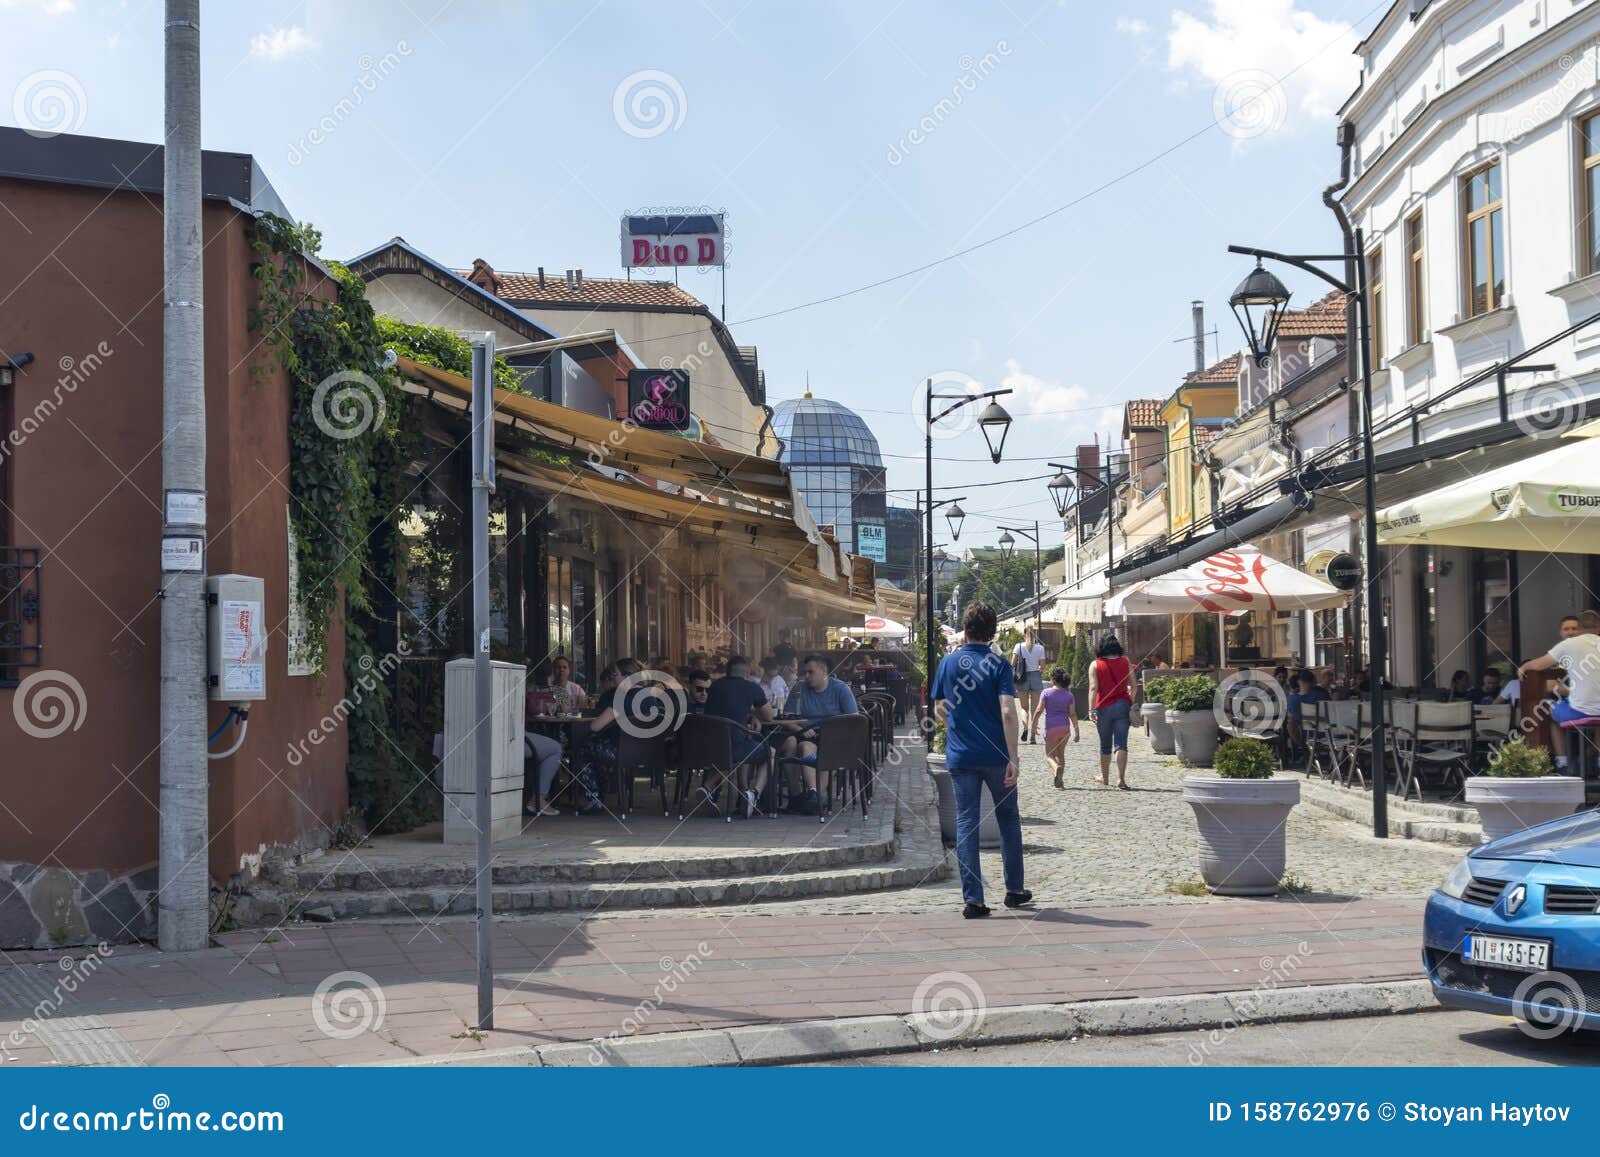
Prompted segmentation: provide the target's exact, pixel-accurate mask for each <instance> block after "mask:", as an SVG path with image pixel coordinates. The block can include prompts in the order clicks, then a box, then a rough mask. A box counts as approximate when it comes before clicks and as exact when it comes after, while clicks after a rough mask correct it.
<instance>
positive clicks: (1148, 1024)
mask: <svg viewBox="0 0 1600 1157" xmlns="http://www.w3.org/2000/svg"><path fill="white" fill-rule="evenodd" d="M1439 1007H1440V1005H1439V1004H1437V1003H1436V1002H1435V1001H1434V999H1433V989H1432V986H1431V985H1430V984H1429V983H1428V981H1427V980H1422V979H1418V980H1386V981H1378V982H1375V983H1368V984H1320V985H1309V986H1300V987H1295V988H1272V989H1263V990H1261V991H1259V992H1257V991H1243V992H1229V993H1197V994H1192V995H1186V996H1141V997H1131V998H1128V999H1125V1000H1082V1001H1075V1002H1072V1003H1064V1004H1032V1005H1026V1004H1025V1005H1007V1006H1004V1007H999V1008H990V1009H985V1010H983V1012H982V1014H981V1015H976V1016H974V1017H973V1018H972V1023H971V1024H970V1025H967V1026H963V1028H962V1029H961V1031H959V1032H956V1033H951V1032H948V1031H942V1030H941V1027H940V1026H939V1025H937V1024H935V1023H932V1022H930V1019H929V1016H928V1014H926V1013H909V1014H906V1015H903V1016H863V1017H844V1018H840V1019H836V1020H811V1021H792V1022H779V1023H775V1024H771V1025H744V1026H741V1027H738V1028H729V1029H709V1030H708V1029H699V1030H692V1031H689V1032H672V1033H646V1034H643V1035H641V1036H632V1037H622V1038H620V1039H617V1040H613V1041H610V1042H608V1043H607V1044H606V1045H605V1047H604V1051H603V1054H602V1055H603V1056H605V1058H606V1065H607V1066H612V1067H642V1066H684V1065H688V1066H706V1065H709V1066H717V1067H727V1066H740V1065H785V1064H805V1063H818V1062H826V1061H832V1060H840V1059H844V1058H846V1057H861V1056H883V1055H892V1054H894V1053H908V1052H919V1051H922V1050H930V1049H941V1048H957V1047H959V1048H975V1047H982V1046H985V1045H1003V1044H1024V1043H1028V1042H1031V1041H1042V1040H1067V1039H1076V1038H1077V1037H1079V1036H1132V1035H1139V1034H1149V1033H1162V1032H1181V1031H1185V1030H1190V1029H1194V1030H1204V1029H1232V1028H1237V1027H1242V1026H1244V1025H1250V1024H1274V1023H1277V1024H1281V1023H1286V1022H1289V1021H1305V1020H1334V1019H1343V1018H1347V1017H1359V1016H1387V1015H1394V1014H1397V1013H1408V1012H1427V1011H1432V1010H1436V1009H1438V1008H1439ZM593 1061H594V1048H593V1044H592V1042H590V1041H567V1042H562V1043H559V1044H547V1045H538V1046H526V1045H521V1046H517V1047H515V1048H506V1049H491V1050H488V1051H485V1052H475V1053H446V1054H442V1055H437V1056H428V1057H407V1058H405V1059H404V1060H397V1061H381V1062H378V1065H379V1066H382V1067H397V1066H419V1065H420V1066H465V1067H477V1066H484V1065H534V1066H540V1065H542V1066H547V1067H557V1066H560V1067H582V1068H591V1067H597V1066H595V1065H594V1063H593ZM599 1067H605V1066H599Z"/></svg>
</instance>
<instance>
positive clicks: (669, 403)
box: [628, 370, 692, 433]
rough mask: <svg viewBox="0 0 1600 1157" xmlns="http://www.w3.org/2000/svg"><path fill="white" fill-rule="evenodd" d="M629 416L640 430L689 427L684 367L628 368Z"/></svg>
mask: <svg viewBox="0 0 1600 1157" xmlns="http://www.w3.org/2000/svg"><path fill="white" fill-rule="evenodd" d="M628 417H629V419H630V420H631V421H632V422H633V424H634V425H636V426H638V427H639V428H640V429H642V430H671V431H673V432H674V433H682V432H683V431H685V430H687V429H689V427H690V424H691V422H692V417H691V415H690V413H689V374H688V372H687V371H686V370H629V371H628Z"/></svg>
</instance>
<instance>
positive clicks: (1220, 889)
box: [1180, 679, 1300, 896]
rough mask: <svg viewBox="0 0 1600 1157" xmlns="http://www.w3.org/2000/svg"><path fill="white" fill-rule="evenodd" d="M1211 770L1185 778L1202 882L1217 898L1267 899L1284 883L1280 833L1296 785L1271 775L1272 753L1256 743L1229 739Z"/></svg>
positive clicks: (1297, 797)
mask: <svg viewBox="0 0 1600 1157" xmlns="http://www.w3.org/2000/svg"><path fill="white" fill-rule="evenodd" d="M1180 681H1181V682H1186V683H1187V682H1190V680H1187V679H1185V680H1180ZM1204 681H1205V682H1208V683H1209V682H1210V680H1209V679H1207V680H1204ZM1213 765H1214V767H1215V771H1216V774H1214V775H1186V776H1184V778H1183V800H1184V802H1185V803H1187V804H1188V805H1189V806H1190V807H1191V808H1193V809H1194V818H1195V824H1196V826H1197V827H1198V828H1199V835H1200V839H1199V845H1200V878H1201V879H1203V880H1204V881H1205V883H1206V888H1207V889H1208V890H1210V891H1212V892H1215V893H1216V894H1217V895H1219V896H1271V895H1273V894H1275V893H1276V892H1277V890H1278V883H1279V881H1280V880H1282V879H1283V868H1284V838H1283V829H1284V825H1285V823H1287V821H1288V819H1289V810H1290V809H1291V808H1293V807H1294V805H1295V804H1297V803H1299V802H1300V780H1299V779H1298V778H1296V777H1294V776H1289V775H1274V774H1273V767H1274V762H1273V757H1272V749H1271V748H1270V747H1268V746H1267V745H1266V744H1265V743H1263V742H1262V741H1261V740H1259V739H1250V738H1238V739H1229V740H1227V741H1226V742H1224V743H1222V744H1221V745H1220V746H1218V747H1217V749H1216V752H1215V755H1214V756H1213Z"/></svg>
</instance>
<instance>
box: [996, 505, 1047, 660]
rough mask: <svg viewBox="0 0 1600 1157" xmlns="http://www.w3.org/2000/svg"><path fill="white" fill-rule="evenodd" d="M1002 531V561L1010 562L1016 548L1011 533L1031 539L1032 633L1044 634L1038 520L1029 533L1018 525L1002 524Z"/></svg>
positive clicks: (1042, 578)
mask: <svg viewBox="0 0 1600 1157" xmlns="http://www.w3.org/2000/svg"><path fill="white" fill-rule="evenodd" d="M1000 529H1001V530H1002V531H1003V532H1004V533H1003V534H1001V535H1000V558H1001V561H1003V562H1010V561H1011V558H1012V556H1013V555H1014V554H1016V550H1017V540H1016V539H1014V538H1012V537H1011V535H1012V534H1013V533H1016V534H1022V535H1027V537H1028V538H1031V539H1032V540H1033V633H1034V635H1035V636H1041V635H1043V634H1044V557H1043V552H1042V550H1041V549H1040V545H1039V521H1038V519H1035V520H1034V523H1033V532H1032V533H1031V534H1030V533H1029V532H1028V531H1026V530H1024V529H1023V528H1022V527H1020V526H1002V527H1001V528H1000Z"/></svg>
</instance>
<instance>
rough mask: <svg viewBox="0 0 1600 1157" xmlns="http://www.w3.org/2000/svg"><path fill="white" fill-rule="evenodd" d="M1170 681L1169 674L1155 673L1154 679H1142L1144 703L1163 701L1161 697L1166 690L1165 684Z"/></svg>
mask: <svg viewBox="0 0 1600 1157" xmlns="http://www.w3.org/2000/svg"><path fill="white" fill-rule="evenodd" d="M1171 682H1172V676H1170V675H1157V676H1156V677H1155V678H1154V679H1146V680H1145V681H1144V701H1145V702H1146V703H1163V704H1164V703H1165V700H1163V699H1162V698H1161V696H1162V694H1163V693H1164V692H1165V691H1166V688H1167V684H1169V683H1171Z"/></svg>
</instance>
